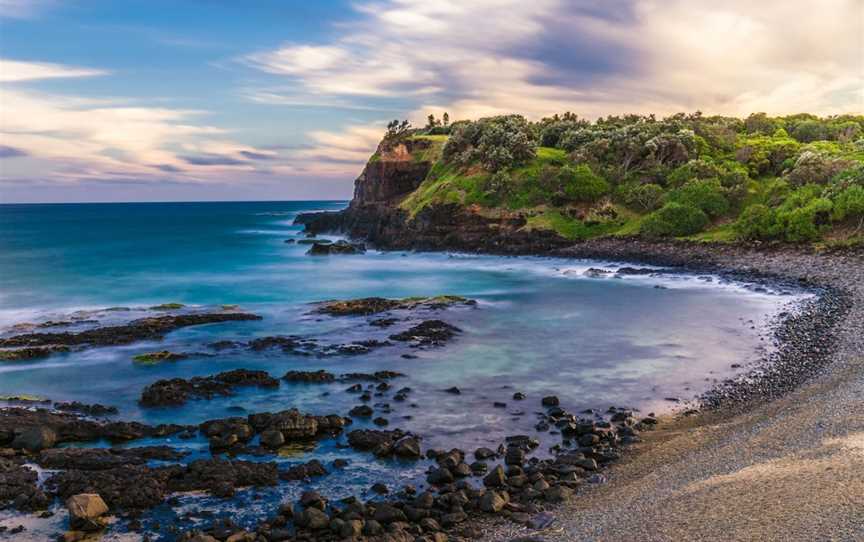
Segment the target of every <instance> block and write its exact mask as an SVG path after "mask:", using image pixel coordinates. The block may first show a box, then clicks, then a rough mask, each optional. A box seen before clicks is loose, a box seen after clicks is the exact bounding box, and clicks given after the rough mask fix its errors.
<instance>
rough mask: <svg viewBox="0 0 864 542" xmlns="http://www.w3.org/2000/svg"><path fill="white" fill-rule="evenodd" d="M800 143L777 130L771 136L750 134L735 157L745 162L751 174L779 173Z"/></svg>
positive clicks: (794, 153) (796, 150) (799, 146)
mask: <svg viewBox="0 0 864 542" xmlns="http://www.w3.org/2000/svg"><path fill="white" fill-rule="evenodd" d="M800 148H801V144H800V143H798V142H797V141H795V140H794V139H792V138H791V137H789V136H788V135H786V133H785V131H780V130H778V133H775V135H773V136H752V137H747V138H745V139H744V140H743V141H742V142H741V147H740V148H739V149H738V151H736V153H735V159H736V160H738V161H739V162H741V163H742V164H745V165H746V166H747V169H748V170H749V171H750V174H751V175H754V176H760V175H779V174H780V173H782V172H783V169H784V168H785V167H786V164H785V162H786V161H787V160H789V159H791V158H793V157H794V156H795V155H796V154H797V153H798V150H799V149H800Z"/></svg>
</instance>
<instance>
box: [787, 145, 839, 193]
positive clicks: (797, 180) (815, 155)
mask: <svg viewBox="0 0 864 542" xmlns="http://www.w3.org/2000/svg"><path fill="white" fill-rule="evenodd" d="M851 165H852V164H851V163H850V162H849V161H847V160H843V159H841V158H836V157H832V156H828V155H827V154H825V153H820V152H816V151H812V150H805V151H803V152H802V153H801V154H800V155H799V156H798V158H797V159H796V160H795V164H794V165H793V166H792V169H791V170H790V171H789V172H788V173H787V174H786V177H787V178H788V179H789V182H790V183H791V184H792V185H793V186H803V185H805V184H809V183H815V184H826V183H828V182H829V181H830V180H831V179H833V178H834V177H835V176H836V175H837V174H838V173H840V172H841V171H843V170H845V169H847V168H849V167H850V166H851Z"/></svg>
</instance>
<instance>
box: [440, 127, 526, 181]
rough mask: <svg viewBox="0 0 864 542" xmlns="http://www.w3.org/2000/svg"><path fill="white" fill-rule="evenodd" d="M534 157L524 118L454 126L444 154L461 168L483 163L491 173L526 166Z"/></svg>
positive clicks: (445, 157)
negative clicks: (521, 165)
mask: <svg viewBox="0 0 864 542" xmlns="http://www.w3.org/2000/svg"><path fill="white" fill-rule="evenodd" d="M535 153H536V144H535V142H534V140H533V135H532V131H531V127H530V126H529V124H528V121H526V120H525V117H523V116H521V115H505V116H499V117H488V118H483V119H480V120H478V121H476V122H465V123H461V122H460V123H454V124H452V125H451V135H450V138H449V139H448V140H447V143H446V144H445V145H444V150H443V156H444V159H445V160H447V161H453V162H457V163H459V164H461V165H469V164H472V163H474V162H480V164H481V165H482V166H483V167H484V168H486V169H487V170H489V171H491V172H495V171H499V170H501V169H508V168H511V167H513V166H516V165H519V164H523V163H525V162H527V161H528V160H530V159H532V158H534V156H535Z"/></svg>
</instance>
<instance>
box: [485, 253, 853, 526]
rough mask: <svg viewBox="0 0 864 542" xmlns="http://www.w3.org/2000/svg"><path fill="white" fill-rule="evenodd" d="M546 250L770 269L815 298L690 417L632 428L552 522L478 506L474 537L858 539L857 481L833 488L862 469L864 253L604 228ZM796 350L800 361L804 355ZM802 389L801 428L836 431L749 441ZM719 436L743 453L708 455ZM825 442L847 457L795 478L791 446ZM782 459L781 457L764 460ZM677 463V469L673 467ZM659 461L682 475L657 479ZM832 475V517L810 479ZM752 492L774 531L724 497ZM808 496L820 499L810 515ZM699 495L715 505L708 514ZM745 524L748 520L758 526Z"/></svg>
mask: <svg viewBox="0 0 864 542" xmlns="http://www.w3.org/2000/svg"><path fill="white" fill-rule="evenodd" d="M551 252H552V253H551V254H548V255H553V256H563V257H573V258H594V259H597V258H599V259H611V260H617V261H624V262H633V263H637V264H648V265H660V266H668V267H674V268H682V269H686V270H688V271H695V272H710V273H712V274H717V275H720V276H724V277H729V278H735V279H739V280H748V281H751V282H752V281H754V280H755V281H757V282H759V281H769V282H773V283H777V282H778V281H779V283H781V284H797V285H800V286H804V287H806V288H808V289H815V290H818V291H819V295H818V296H817V297H816V298H815V299H813V300H811V301H812V302H811V303H808V302H805V305H808V304H809V305H810V306H809V307H805V308H804V311H803V312H804V314H803V315H802V317H800V318H796V315H790V316H789V317H788V318H786V319H785V320H783V321H780V322H778V323H777V325H776V326H772V327H773V328H774V329H772V334H774V335H775V337H776V336H777V335H780V336H779V337H776V338H779V339H784V338H785V340H783V341H782V342H780V343H779V344H778V346H779V351H778V352H777V353H776V355H773V356H772V355H769V356H768V359H765V360H764V362H763V363H761V364H760V366H757V367H756V368H755V369H753V370H751V371H748V372H747V373H746V374H745V376H744V377H742V378H739V379H736V380H735V381H734V382H732V383H730V382H725V383H720V384H719V385H718V386H717V387H715V388H713V389H712V391H709V392H708V394H706V396H705V399H707V403H706V405H705V408H702V409H700V411H699V412H698V413H695V415H692V416H682V415H677V416H667V417H666V418H665V419H662V423H661V424H660V426H659V427H658V429H656V430H655V431H649V432H646V433H642V436H643V441H644V442H643V443H638V444H636V445H635V446H632V447H630V449H629V450H628V452H627V453H625V454H624V456H623V458H622V460H621V461H619V462H617V463H616V464H614V465H612V466H611V467H610V468H609V469H607V470H606V471H605V474H606V475H607V476H608V477H609V482H608V483H607V484H603V485H593V486H592V487H590V488H588V489H587V490H585V491H581V492H579V493H578V494H577V495H576V496H575V497H574V499H573V500H572V501H570V502H569V503H567V504H564V505H561V506H558V507H555V508H552V509H551V512H552V514H553V515H554V517H555V518H556V520H555V521H554V522H553V524H552V525H551V526H550V527H548V528H547V529H545V530H543V531H532V530H530V529H527V528H524V527H519V526H516V525H514V524H512V523H510V522H507V521H506V520H504V521H502V520H500V519H494V520H492V519H489V518H485V519H484V520H483V531H484V540H490V541H504V540H510V539H515V538H518V537H524V536H539V537H540V539H542V540H549V541H553V540H555V541H557V540H561V541H565V540H566V541H571V540H572V541H575V540H598V539H599V540H604V539H609V540H633V541H638V540H646V541H649V540H650V541H654V540H685V539H700V540H747V539H760V540H793V539H818V538H820V534H821V538H822V539H832V540H834V539H836V540H856V539H860V538H856V534H855V533H858V534H857V536H860V535H861V533H864V484H860V483H859V484H857V485H856V484H853V485H849V486H843V484H842V481H843V480H844V476H846V477H849V476H851V477H852V479H853V480H854V479H855V478H854V477H855V474H854V473H855V472H856V470H857V472H859V473H860V472H861V471H862V470H859V469H864V453H862V452H864V438H862V437H861V435H864V433H859V431H864V407H862V406H861V401H860V397H861V396H864V338H862V335H864V251H862V250H860V249H857V250H848V251H835V252H833V253H830V254H818V253H814V252H812V251H805V250H801V249H799V248H797V247H785V246H781V247H770V248H769V250H764V249H763V250H758V249H755V248H752V247H742V246H737V245H715V244H700V243H689V242H680V241H677V242H674V241H673V242H646V241H641V240H634V239H601V240H595V241H588V242H585V243H581V244H576V245H573V246H571V247H567V248H564V249H560V250H553V251H551ZM801 337H804V338H805V339H809V341H810V343H811V344H809V346H805V347H804V348H801V346H802V345H801V344H796V341H800V340H801ZM814 341H815V344H814ZM806 342H807V341H805V343H806ZM819 343H821V344H824V346H825V347H820V346H819V345H818V344H819ZM829 343H830V344H829ZM802 356H805V357H806V359H805V360H804V361H806V362H805V363H801V361H802V360H801V357H802ZM772 358H773V359H772ZM856 362H859V363H857V364H856ZM817 392H818V393H817ZM835 394H839V395H841V396H842V397H843V398H845V399H849V398H851V400H852V403H851V405H850V410H849V411H847V412H845V413H844V412H842V411H839V412H838V407H839V406H840V405H836V404H833V403H832V401H831V400H830V399H828V397H829V396H833V395H835ZM855 397H858V401H857V403H856V402H855ZM799 401H803V402H805V403H806V404H811V405H814V406H815V409H814V412H810V413H809V414H810V417H811V418H815V419H814V422H813V427H812V428H809V429H810V430H812V431H813V434H814V435H818V434H819V433H820V431H819V428H820V427H821V426H822V424H828V423H830V426H831V428H832V433H834V434H835V435H836V436H835V437H833V438H834V440H833V441H831V442H830V443H829V444H823V443H822V442H821V441H819V442H816V441H811V442H810V443H809V446H808V445H807V444H808V443H807V441H806V440H803V442H794V443H790V442H788V439H780V438H777V441H772V440H771V439H768V440H766V441H764V442H763V441H759V442H756V440H755V439H756V438H757V437H759V436H761V435H763V434H772V435H774V433H775V432H776V431H778V430H781V429H785V428H787V426H789V425H790V424H792V423H793V421H794V417H795V415H793V414H790V411H792V412H794V413H795V414H797V415H801V413H800V412H799V411H800V409H801V406H800V405H799V404H798V402H799ZM816 412H818V413H820V414H822V416H821V417H820V416H817V415H816V414H815V413H816ZM796 429H797V431H796ZM801 431H802V430H801V428H800V427H799V428H795V427H794V426H793V427H792V428H789V432H790V433H792V432H795V433H796V434H797V433H798V432H801ZM774 438H776V436H775V437H774ZM844 439H846V440H844ZM781 440H782V442H781ZM728 441H733V442H735V443H736V445H735V446H736V448H735V449H736V451H738V452H739V454H741V455H743V456H745V457H748V458H750V460H749V461H747V460H746V459H743V458H742V459H738V457H737V456H736V455H735V454H731V453H730V454H728V455H727V454H725V453H718V452H717V450H718V449H724V448H725V446H726V445H725V444H724V443H725V442H728ZM844 442H845V443H846V444H843V443H844ZM826 446H828V447H839V448H840V449H843V450H850V449H851V459H848V460H847V459H845V458H844V457H843V456H844V454H842V453H840V452H837V454H838V455H839V456H840V457H832V458H831V459H830V461H829V463H830V464H829V465H827V466H826V468H827V469H828V470H827V471H825V472H831V471H835V474H833V475H832V474H825V473H811V475H809V476H806V477H802V478H800V479H798V481H797V482H796V479H795V478H794V473H795V472H799V473H800V472H801V469H800V468H796V464H795V462H796V461H800V459H796V458H798V457H799V456H801V455H802V454H803V455H806V454H807V453H811V454H818V453H819V452H820V449H821V448H824V447H826ZM763 448H764V449H767V450H768V451H766V450H764V449H763ZM775 448H776V449H775ZM725 451H726V450H724V452H725ZM856 451H857V454H858V455H856ZM760 452H761V453H760ZM766 454H767V455H766ZM859 456H860V458H859V459H855V458H856V457H859ZM735 459H738V461H739V462H740V463H739V462H736V461H734V460H735ZM783 460H786V461H787V462H790V464H789V465H785V466H784V465H780V466H778V465H775V464H774V463H776V462H782V461H783ZM684 465H686V468H680V469H677V468H676V467H678V466H684ZM766 465H770V466H766ZM772 468H773V469H774V471H771V469H772ZM760 469H761V470H760ZM766 469H767V470H769V471H770V472H772V474H773V475H774V477H775V478H778V479H781V480H782V482H783V483H778V484H766V476H767V475H764V474H763V475H761V477H760V476H759V475H758V474H759V473H761V472H763V471H764V470H766ZM658 470H662V471H663V472H666V473H668V475H669V476H670V478H672V479H673V480H675V481H677V482H678V483H677V484H675V483H670V482H669V479H666V480H665V481H661V480H662V478H661V477H658V474H657V471H658ZM775 471H776V472H775ZM676 472H677V473H678V476H677V477H675V473H676ZM700 473H701V474H702V477H700V476H699V474H700ZM754 473H756V474H754ZM789 474H793V477H792V478H793V479H792V480H789V479H787V478H788V476H787V475H789ZM736 476H738V477H740V478H743V481H742V480H739V479H738V478H736ZM834 481H837V482H838V483H839V484H840V486H841V487H840V488H838V491H837V493H836V494H837V495H840V496H842V499H845V501H846V502H847V504H849V503H851V505H852V507H851V508H850V507H847V508H845V510H846V512H845V513H839V514H836V516H837V517H836V518H834V521H832V522H828V521H825V520H824V517H825V516H826V515H831V514H830V513H829V512H824V511H822V508H821V506H822V505H828V504H829V502H830V501H831V500H832V499H831V494H830V493H829V492H824V491H817V490H819V489H821V488H824V487H825V486H826V485H827V486H828V487H831V486H833V485H834V484H833V482H834ZM859 482H860V478H859ZM772 486H773V487H772ZM724 487H725V488H729V487H734V491H732V490H728V489H727V490H726V492H725V493H724V489H723V488H724ZM717 488H720V489H717ZM808 488H810V489H813V490H814V491H816V493H815V494H814V495H813V500H812V502H810V503H807V502H806V496H807V495H808ZM760 491H761V492H762V493H766V492H767V493H769V494H771V495H772V498H771V499H766V501H767V502H766V503H765V504H766V505H770V504H772V502H773V507H771V508H772V510H773V511H774V513H775V516H776V517H774V518H772V520H773V521H771V522H770V525H772V526H773V529H774V530H773V531H772V530H771V529H769V528H768V527H767V526H766V525H762V524H761V523H760V522H759V521H758V518H757V519H756V520H755V521H754V520H753V519H748V518H746V517H745V516H746V514H744V513H743V512H742V511H741V510H740V507H737V508H736V507H734V506H730V502H731V503H734V502H735V501H736V499H737V500H745V501H746V500H747V499H741V496H742V495H748V497H751V498H756V497H755V496H756V495H761V494H762V493H760ZM718 493H719V495H718ZM730 493H731V494H730ZM784 499H785V500H784ZM670 501H671V502H670ZM787 502H796V503H800V504H801V507H802V508H806V509H807V510H808V511H811V513H812V514H813V515H811V516H809V517H808V516H807V515H806V514H802V513H801V512H802V510H800V509H798V508H796V507H792V506H789V507H787V506H785V503H787ZM777 503H784V504H781V505H779V508H780V509H781V510H779V511H777V510H774V509H776V508H778V504H777ZM814 503H817V504H818V505H820V507H819V508H818V509H819V510H820V512H819V513H818V514H817V512H816V510H815V509H814V508H813V504H814ZM856 503H857V508H855V506H856ZM805 504H809V506H805ZM706 507H707V508H709V509H713V510H711V513H708V512H706ZM842 509H843V508H842V507H841V510H842ZM727 512H728V513H727ZM751 512H752V510H751ZM802 516H803V517H802ZM660 518H664V519H660ZM736 525H737V527H736ZM742 526H743V527H742ZM748 529H758V532H759V534H758V535H756V534H755V533H756V532H757V531H749V530H748ZM814 529H815V530H814ZM733 531H734V532H735V534H732V532H733Z"/></svg>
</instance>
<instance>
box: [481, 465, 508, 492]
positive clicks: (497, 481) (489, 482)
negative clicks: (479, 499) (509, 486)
mask: <svg viewBox="0 0 864 542" xmlns="http://www.w3.org/2000/svg"><path fill="white" fill-rule="evenodd" d="M506 480H507V477H506V476H505V475H504V467H502V466H501V465H498V466H496V467H495V468H494V469H492V470H491V471H490V472H489V474H487V475H486V476H485V477H484V478H483V485H485V486H486V487H501V486H503V485H504V483H505V481H506Z"/></svg>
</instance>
